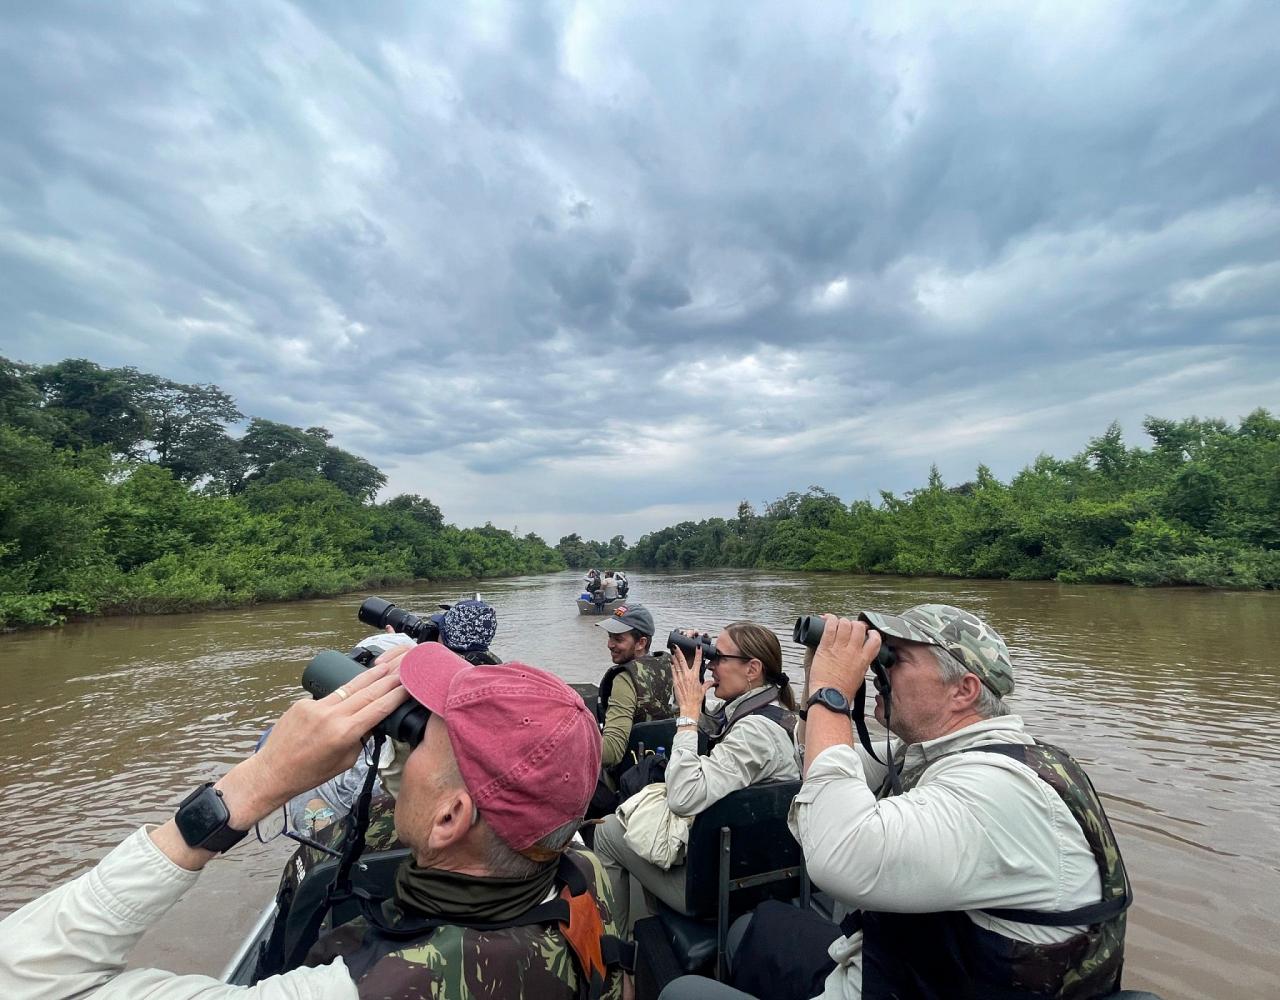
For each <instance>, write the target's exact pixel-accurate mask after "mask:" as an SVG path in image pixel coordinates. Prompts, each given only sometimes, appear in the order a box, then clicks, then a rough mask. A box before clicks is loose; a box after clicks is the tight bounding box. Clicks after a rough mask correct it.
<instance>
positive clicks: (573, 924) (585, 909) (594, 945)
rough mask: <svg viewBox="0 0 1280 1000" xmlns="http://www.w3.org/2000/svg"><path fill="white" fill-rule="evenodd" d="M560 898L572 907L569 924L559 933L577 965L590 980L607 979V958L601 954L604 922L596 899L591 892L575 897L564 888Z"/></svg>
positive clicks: (570, 908)
mask: <svg viewBox="0 0 1280 1000" xmlns="http://www.w3.org/2000/svg"><path fill="white" fill-rule="evenodd" d="M560 898H561V899H563V900H564V901H565V902H566V903H568V904H569V923H568V924H567V925H566V924H564V923H561V924H560V932H561V933H562V934H563V935H564V938H565V940H566V941H568V942H569V947H570V948H572V949H573V953H574V954H575V955H577V956H578V964H579V965H580V966H581V967H582V970H583V972H584V973H586V976H587V979H588V980H592V979H595V977H596V976H597V975H598V976H599V977H600V978H601V979H604V978H605V976H607V975H608V970H607V969H606V968H605V964H604V954H603V953H602V952H601V950H600V941H601V939H602V938H603V937H604V921H603V920H601V919H600V909H599V907H598V906H597V905H596V900H595V897H594V896H592V895H591V893H589V892H584V893H582V894H581V895H578V896H575V895H573V893H571V892H570V891H569V887H568V886H565V887H564V888H563V889H561V890H560Z"/></svg>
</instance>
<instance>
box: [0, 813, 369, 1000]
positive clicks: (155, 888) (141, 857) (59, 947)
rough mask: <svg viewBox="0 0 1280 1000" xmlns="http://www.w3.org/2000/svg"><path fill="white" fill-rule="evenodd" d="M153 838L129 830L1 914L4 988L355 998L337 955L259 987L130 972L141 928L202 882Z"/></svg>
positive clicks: (128, 998) (247, 998) (137, 995)
mask: <svg viewBox="0 0 1280 1000" xmlns="http://www.w3.org/2000/svg"><path fill="white" fill-rule="evenodd" d="M198 877H199V873H198V872H190V871H187V870H185V869H183V868H179V867H178V866H177V865H175V864H174V863H173V862H172V861H170V860H169V859H168V858H167V857H165V856H164V854H162V853H161V851H160V849H159V848H157V847H156V846H155V844H154V843H152V841H151V837H150V836H149V834H148V831H147V828H146V827H144V828H143V829H141V830H138V831H137V832H135V833H133V834H131V835H130V836H129V838H128V839H127V840H125V841H124V842H123V843H121V844H120V845H119V846H118V847H116V849H115V850H113V851H112V852H111V853H110V854H108V855H107V856H106V857H105V858H103V859H102V860H101V861H100V862H98V864H97V865H96V866H95V867H94V868H92V869H91V870H90V871H88V872H86V873H85V874H84V875H81V876H80V877H79V878H77V879H74V880H72V881H71V882H67V883H66V884H64V885H61V886H59V887H58V888H57V889H54V890H52V891H51V892H48V893H45V895H43V896H41V897H40V898H39V899H36V900H33V901H32V902H30V903H28V904H27V905H26V906H24V907H22V909H20V910H18V911H17V912H16V913H13V914H11V915H9V916H8V917H6V918H5V919H4V920H3V921H0V997H5V998H9V997H13V998H17V997H21V998H22V1000H68V998H73V997H74V998H81V997H83V998H89V997H92V998H93V1000H224V998H227V1000H230V998H235V1000H357V992H356V987H355V983H353V982H352V981H351V976H350V975H349V974H348V973H347V969H346V966H345V965H344V964H343V962H342V960H341V959H337V960H335V961H334V962H333V963H332V964H330V965H326V966H322V967H320V968H314V969H312V968H303V969H296V970H294V971H293V972H290V973H287V974H286V975H283V976H273V977H272V978H271V979H267V980H264V981H263V982H261V983H259V984H258V985H257V986H253V987H244V986H228V985H227V984H226V983H220V982H218V980H216V979H213V978H210V977H209V976H191V975H188V976H179V975H175V974H174V973H171V972H163V971H161V970H159V969H133V970H131V971H129V972H125V971H123V970H124V966H125V961H126V959H127V958H128V956H129V952H130V951H131V950H132V949H133V946H134V945H135V944H137V943H138V939H139V938H141V937H142V935H143V933H144V932H145V931H146V930H147V929H148V928H150V927H151V926H153V925H154V924H156V923H157V922H158V921H159V920H161V919H162V918H163V917H164V915H165V914H166V913H167V912H168V911H169V908H170V907H172V906H173V904H174V903H176V902H177V901H178V900H179V899H180V898H181V897H182V896H183V895H184V894H185V893H186V891H187V890H188V889H190V888H191V887H192V886H193V885H195V883H196V879H197V878H198Z"/></svg>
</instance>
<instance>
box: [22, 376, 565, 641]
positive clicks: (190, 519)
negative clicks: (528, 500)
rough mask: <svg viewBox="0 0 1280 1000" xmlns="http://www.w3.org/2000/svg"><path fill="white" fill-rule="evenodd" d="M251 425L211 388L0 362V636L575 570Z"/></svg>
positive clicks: (347, 462)
mask: <svg viewBox="0 0 1280 1000" xmlns="http://www.w3.org/2000/svg"><path fill="white" fill-rule="evenodd" d="M242 420H244V415H243V414H242V413H241V412H240V410H239V409H238V407H237V406H236V404H235V401H234V400H233V399H232V398H231V397H230V396H229V395H227V394H226V393H225V392H223V391H222V390H221V389H219V388H218V387H217V386H215V385H186V384H182V383H178V382H173V381H170V380H168V379H163V378H160V377H158V376H156V375H151V374H148V373H146V372H142V371H139V370H137V369H136V368H103V367H100V366H99V365H97V364H94V363H93V362H91V361H87V360H84V359H81V358H72V359H67V360H64V361H59V362H56V363H54V364H50V365H43V366H38V365H28V364H23V363H21V362H17V361H11V360H9V359H6V358H0V628H14V627H19V626H30V625H52V624H57V623H59V622H61V621H64V620H65V619H66V618H67V617H68V616H69V615H90V614H110V613H122V612H167V611H185V610H191V609H195V608H207V607H224V606H234V605H241V604H248V603H253V602H256V601H271V600H284V599H289V598H299V597H314V596H320V595H325V594H335V593H341V592H344V591H350V590H354V589H357V588H361V587H373V586H379V585H385V584H395V583H407V582H409V581H412V580H420V579H462V578H472V577H486V576H505V575H513V574H518V573H540V572H546V571H549V570H557V569H563V568H564V565H565V564H564V560H563V558H562V556H561V555H560V554H559V553H558V552H557V551H556V550H555V549H552V548H551V547H549V546H548V545H547V544H546V543H545V542H544V541H543V540H542V539H541V538H539V537H538V536H537V535H535V534H532V533H530V534H527V535H525V536H523V537H517V536H515V535H514V534H513V533H512V532H509V531H505V530H502V529H499V528H495V527H494V526H493V525H491V524H486V525H484V526H483V527H479V528H458V527H456V526H454V525H451V524H446V523H445V522H444V517H443V515H442V513H441V511H440V508H439V507H437V506H436V505H435V504H434V503H432V502H431V501H430V500H429V499H427V498H425V497H421V496H417V495H415V494H400V495H397V496H393V497H391V498H390V499H389V500H387V501H385V502H383V503H377V502H375V500H374V498H375V496H376V495H377V493H378V491H379V490H380V489H381V488H382V487H383V486H384V485H385V484H386V476H385V475H383V473H382V472H381V471H379V470H378V469H377V468H376V467H375V466H374V465H372V464H371V463H370V462H368V461H366V460H365V459H363V458H360V457H359V456H357V455H353V454H351V453H350V452H346V451H343V450H342V449H340V448H337V447H335V446H334V445H332V444H331V443H330V441H331V439H332V435H331V434H330V433H329V431H327V430H326V429H325V428H323V427H308V428H305V429H304V428H298V427H291V426H288V425H286V424H281V423H276V422H274V421H270V420H263V419H261V418H259V417H253V418H250V419H249V421H248V424H247V426H246V427H245V430H244V431H243V433H241V434H240V435H239V436H236V435H235V433H234V432H233V425H235V424H238V423H239V422H240V421H242Z"/></svg>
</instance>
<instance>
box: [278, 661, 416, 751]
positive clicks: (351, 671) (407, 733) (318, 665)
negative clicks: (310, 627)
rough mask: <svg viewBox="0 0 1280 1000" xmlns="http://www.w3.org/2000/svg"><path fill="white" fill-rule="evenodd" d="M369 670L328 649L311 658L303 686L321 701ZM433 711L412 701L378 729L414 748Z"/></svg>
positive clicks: (397, 710)
mask: <svg viewBox="0 0 1280 1000" xmlns="http://www.w3.org/2000/svg"><path fill="white" fill-rule="evenodd" d="M364 670H365V668H364V667H363V666H361V665H360V664H359V663H357V662H356V661H355V660H353V659H351V658H350V657H349V656H347V655H345V654H344V653H339V652H338V651H337V650H336V649H324V650H321V651H320V652H319V653H316V655H315V656H313V657H312V658H311V662H310V663H308V664H307V666H306V669H305V670H303V671H302V687H303V690H305V691H308V692H309V693H310V694H311V697H313V698H315V699H316V700H317V701H318V700H319V699H321V698H325V697H328V696H329V695H331V694H333V692H334V691H336V690H338V688H340V687H342V685H343V684H346V683H347V682H348V681H352V680H355V678H357V677H359V676H360V674H361V673H363V672H364ZM430 717H431V712H430V711H429V710H428V709H427V708H426V706H424V705H422V704H420V703H419V702H416V701H414V700H413V699H412V698H410V699H409V700H408V701H406V702H405V703H404V704H403V705H401V706H400V707H399V708H397V709H396V710H395V711H394V712H392V713H391V714H390V715H388V716H387V717H386V718H385V719H383V720H382V721H381V722H380V723H378V725H377V727H376V728H375V729H374V732H377V733H381V734H382V735H383V736H385V737H387V739H390V740H399V741H400V742H401V743H407V744H409V746H411V747H416V746H417V745H418V744H419V743H421V742H422V735H423V733H424V732H425V731H426V728H427V719H429V718H430Z"/></svg>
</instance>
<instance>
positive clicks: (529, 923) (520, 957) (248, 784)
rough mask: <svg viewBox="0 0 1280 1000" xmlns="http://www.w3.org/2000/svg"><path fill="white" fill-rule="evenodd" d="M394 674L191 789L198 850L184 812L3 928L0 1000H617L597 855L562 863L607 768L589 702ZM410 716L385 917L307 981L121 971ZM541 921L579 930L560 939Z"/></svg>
mask: <svg viewBox="0 0 1280 1000" xmlns="http://www.w3.org/2000/svg"><path fill="white" fill-rule="evenodd" d="M383 660H384V661H385V662H381V663H379V664H377V665H375V666H374V667H372V668H370V669H369V670H367V671H364V672H363V673H361V674H360V675H359V676H358V677H357V678H356V679H355V680H353V681H351V682H349V683H347V684H346V685H344V686H343V687H341V688H338V690H336V691H334V692H333V693H332V694H330V695H328V696H327V697H325V698H322V699H320V700H318V701H301V702H298V703H297V704H295V705H293V706H292V707H291V708H290V709H289V710H288V711H287V712H285V714H284V715H283V716H281V718H280V721H279V722H278V723H277V724H276V726H275V728H274V729H273V730H272V732H271V736H270V738H269V739H268V740H267V742H266V744H264V746H263V747H262V748H261V750H260V751H259V752H258V753H256V754H255V755H254V756H252V757H250V758H249V759H248V760H245V761H242V762H241V763H240V764H238V765H236V767H234V768H232V769H231V771H229V772H228V773H227V774H226V775H224V776H223V777H222V779H221V780H220V781H218V782H217V783H216V784H215V785H214V786H213V788H212V789H205V788H201V789H197V791H196V793H193V795H192V796H190V797H189V798H188V801H191V800H192V799H195V798H196V796H197V795H199V796H202V797H203V798H205V799H208V800H209V809H208V810H206V814H204V815H202V816H201V817H200V819H201V821H202V822H204V823H205V825H206V827H207V826H208V822H209V821H208V819H207V815H208V814H210V813H211V814H213V815H214V816H215V817H220V819H219V822H220V825H218V826H217V828H216V829H213V830H212V831H211V832H209V833H208V834H207V835H206V836H204V837H203V838H202V839H199V840H197V842H196V843H195V844H192V843H191V839H192V836H193V835H192V832H191V830H192V828H193V825H194V821H193V820H192V818H191V817H190V816H187V817H186V818H185V819H184V816H183V811H182V809H180V810H179V814H178V815H177V816H176V817H175V819H174V820H170V821H169V822H168V823H166V824H164V825H163V826H160V827H156V828H149V829H148V828H143V829H142V830H139V831H137V832H135V833H134V834H132V835H131V836H130V837H129V838H128V839H127V840H125V841H124V843H122V844H121V845H120V846H119V847H117V848H116V849H115V850H114V851H112V852H111V854H109V855H107V857H106V858H104V859H103V860H102V861H101V862H99V863H98V865H97V866H96V867H95V868H93V869H92V870H91V871H89V872H88V873H86V874H85V875H83V876H81V877H80V878H78V879H76V880H74V881H72V882H70V883H67V884H66V885H63V886H61V887H59V888H57V889H55V890H53V891H51V892H49V893H47V894H46V895H45V896H43V897H41V898H40V899H37V900H35V901H33V902H31V903H29V904H28V905H27V906H25V907H23V908H22V909H21V910H19V911H18V912H17V913H14V914H13V915H11V916H10V917H8V918H7V919H5V920H4V921H3V922H0V996H5V997H10V996H13V997H19V996H21V997H30V998H49V1000H53V998H61V997H66V996H72V995H76V996H78V995H84V994H89V993H91V992H93V991H94V990H97V991H98V992H96V993H94V996H95V997H97V998H103V1000H105V998H109V997H110V998H123V997H134V996H142V995H145V996H147V997H148V998H149V1000H187V998H191V1000H194V998H197V997H198V998H199V1000H224V998H231V997H237V998H252V1000H285V998H289V1000H301V998H315V1000H320V998H325V1000H330V998H332V1000H338V998H342V1000H356V998H361V997H363V998H370V997H408V996H432V997H438V998H441V1000H445V998H469V997H472V996H480V995H483V996H485V997H511V998H525V997H528V998H534V997H537V998H542V997H551V998H554V997H564V998H570V997H576V996H578V995H580V994H579V988H580V983H582V981H583V977H584V975H585V976H586V979H587V981H588V982H589V983H590V988H589V990H588V991H587V992H589V993H590V994H591V995H595V996H605V997H611V998H616V997H618V996H619V995H620V992H621V976H620V975H619V974H618V973H617V971H616V970H611V969H607V968H605V967H604V965H603V963H602V961H601V953H600V946H601V945H602V944H603V945H604V946H605V952H606V954H607V953H608V950H609V947H610V945H611V944H612V937H613V936H614V935H616V933H617V926H616V923H615V921H614V919H613V917H612V915H611V913H610V909H609V895H608V880H607V879H606V878H605V877H604V875H603V872H602V871H601V869H600V866H599V862H598V861H596V859H595V858H594V857H593V856H592V855H591V854H590V853H588V852H585V851H579V850H575V849H572V848H569V847H568V844H569V841H570V839H571V838H572V836H573V833H574V831H575V830H576V828H577V826H578V824H579V823H580V821H581V818H582V816H583V814H584V812H585V811H586V808H587V803H588V801H589V799H590V797H591V793H592V790H593V789H594V787H595V783H596V775H597V773H598V772H599V768H600V733H599V729H598V728H597V726H596V723H595V719H594V718H593V717H592V715H591V713H590V712H588V710H587V708H586V706H585V705H584V704H583V703H582V699H581V698H580V697H579V696H578V695H577V694H576V693H575V692H574V691H573V690H572V689H571V688H570V687H569V686H568V685H566V684H565V683H564V682H563V681H561V680H560V679H559V678H557V677H554V676H553V675H551V674H548V673H546V672H544V671H542V670H538V669H537V668H535V667H530V666H526V665H524V664H521V663H507V664H504V665H502V666H499V667H490V666H473V665H471V664H469V663H467V662H466V661H465V660H463V659H462V658H461V657H459V656H457V655H456V654H454V653H452V652H451V651H449V650H448V649H445V648H444V647H442V646H440V645H439V644H437V643H424V644H422V645H419V646H415V647H413V648H412V649H409V650H403V649H402V650H393V651H391V652H389V653H387V654H384V657H383ZM409 698H413V699H415V700H416V701H418V702H420V703H421V704H422V705H423V706H425V707H426V708H427V709H429V710H430V712H431V715H430V718H429V720H428V722H427V725H426V729H425V731H424V734H423V738H422V741H421V743H419V744H418V745H417V746H416V747H415V748H414V749H413V750H412V752H411V753H410V754H409V757H408V759H407V761H406V762H405V765H404V770H403V774H402V776H401V781H400V787H399V789H398V791H399V797H398V799H397V803H396V814H395V822H396V830H397V833H398V835H399V837H400V839H401V840H402V841H403V842H404V844H405V845H406V846H408V847H409V848H410V849H411V851H412V857H411V858H410V859H409V860H408V861H406V863H405V864H404V865H403V866H402V868H401V869H400V871H399V872H398V874H397V877H396V888H395V894H394V896H393V897H392V898H391V899H389V900H387V901H386V902H385V903H384V904H383V905H382V906H381V907H380V908H370V909H369V910H368V911H367V913H368V917H367V919H365V918H360V919H359V920H357V921H354V922H352V923H349V924H346V925H343V926H342V927H340V928H339V929H338V930H336V931H334V932H332V933H330V934H329V935H327V936H326V937H324V938H322V939H321V941H320V943H319V944H318V945H317V946H316V947H315V948H314V949H313V950H312V953H311V955H309V956H308V964H307V966H306V967H302V968H298V969H294V970H292V971H290V972H287V973H285V974H284V975H281V976H276V977H273V978H271V979H267V980H263V981H262V982H260V983H258V984H257V985H256V986H253V987H239V986H230V985H226V984H221V983H217V982H215V981H213V980H211V979H209V978H207V977H204V976H178V975H174V974H172V973H168V972H162V971H160V970H155V969H132V970H129V971H127V972H125V971H123V969H124V964H125V961H126V959H127V957H128V953H129V951H130V949H131V948H132V947H133V945H134V944H135V943H136V942H137V940H138V938H139V937H141V935H142V933H143V932H144V931H145V930H146V929H147V928H148V927H149V926H151V925H153V924H155V923H156V922H158V921H159V920H160V919H162V918H163V916H164V913H165V912H166V911H167V910H168V908H169V907H170V906H172V905H173V903H175V902H176V901H177V900H178V899H179V898H180V897H181V896H182V895H183V894H184V893H185V892H186V890H187V889H189V888H190V887H191V886H192V885H193V884H194V883H195V881H196V878H197V875H198V872H199V870H200V869H202V868H203V867H204V865H205V864H207V863H208V862H209V861H210V860H212V859H213V858H214V857H215V856H216V854H217V853H218V852H220V851H224V850H227V849H229V848H230V847H231V846H232V845H234V844H235V843H236V842H238V840H239V839H241V838H242V837H243V835H244V833H245V832H247V831H248V830H249V829H250V828H251V827H252V826H253V824H254V823H255V822H257V821H258V820H260V819H262V818H264V817H266V816H268V815H269V814H271V813H272V812H274V811H275V810H278V809H279V808H281V806H282V805H283V804H284V803H286V802H287V801H289V799H290V798H291V797H292V796H293V795H296V794H298V793H299V792H301V791H304V790H306V789H308V788H313V787H315V786H317V785H319V784H320V783H321V782H323V781H325V780H327V779H328V778H330V777H332V776H333V775H335V774H338V773H340V772H341V771H343V770H345V769H346V768H348V767H350V766H351V764H352V762H353V761H354V759H355V757H356V755H357V754H358V753H359V752H360V748H361V745H362V740H363V738H364V735H365V734H366V733H368V732H369V731H370V730H371V729H372V728H373V727H374V726H376V725H377V724H378V723H379V722H380V721H381V720H382V719H384V718H386V717H387V715H388V714H390V713H391V712H392V711H394V710H395V709H396V708H397V707H398V706H399V705H401V704H402V703H403V702H404V701H406V700H407V699H409ZM183 808H184V809H185V808H186V805H185V803H184V807H183ZM219 810H220V812H219ZM210 847H212V848H213V849H210ZM558 900H564V903H563V904H558V903H557V901H558ZM557 906H559V909H557ZM546 913H558V914H560V915H568V918H567V921H566V923H567V932H566V931H565V930H563V929H562V928H563V927H564V926H565V925H564V924H562V923H561V922H560V921H559V920H558V919H556V918H555V917H551V918H545V917H540V916H539V915H540V914H546ZM571 941H572V942H573V943H572V944H571V943H570V942H571ZM322 963H327V964H322ZM584 970H585V972H584Z"/></svg>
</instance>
